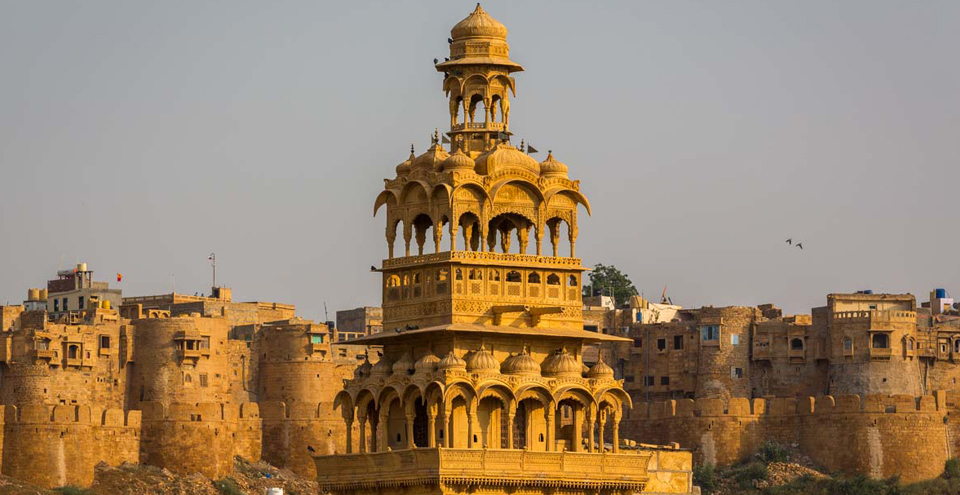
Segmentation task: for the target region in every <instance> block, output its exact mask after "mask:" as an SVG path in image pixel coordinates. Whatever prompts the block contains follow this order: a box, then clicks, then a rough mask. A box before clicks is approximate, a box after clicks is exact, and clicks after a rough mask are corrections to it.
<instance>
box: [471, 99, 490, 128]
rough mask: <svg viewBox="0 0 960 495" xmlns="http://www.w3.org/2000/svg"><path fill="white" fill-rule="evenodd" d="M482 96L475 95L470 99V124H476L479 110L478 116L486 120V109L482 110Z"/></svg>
mask: <svg viewBox="0 0 960 495" xmlns="http://www.w3.org/2000/svg"><path fill="white" fill-rule="evenodd" d="M483 106H484V105H483V96H480V95H478V94H475V95H473V96H471V97H470V110H469V112H470V123H471V124H472V123H474V122H476V121H477V120H476V117H477V110H478V109H480V111H481V113H480V115H481V116H482V117H483V118H484V120H486V109H484V108H483Z"/></svg>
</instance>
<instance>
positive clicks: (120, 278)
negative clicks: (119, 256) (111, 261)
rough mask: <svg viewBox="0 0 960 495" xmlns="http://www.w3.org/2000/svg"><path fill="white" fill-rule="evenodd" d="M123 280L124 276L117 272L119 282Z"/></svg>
mask: <svg viewBox="0 0 960 495" xmlns="http://www.w3.org/2000/svg"><path fill="white" fill-rule="evenodd" d="M121 280H123V275H121V274H120V272H117V282H119V281H121Z"/></svg>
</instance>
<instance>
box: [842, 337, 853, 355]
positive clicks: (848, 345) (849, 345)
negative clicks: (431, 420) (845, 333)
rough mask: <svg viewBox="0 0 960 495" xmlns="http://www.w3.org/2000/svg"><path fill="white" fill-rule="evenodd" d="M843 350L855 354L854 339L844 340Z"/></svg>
mask: <svg viewBox="0 0 960 495" xmlns="http://www.w3.org/2000/svg"><path fill="white" fill-rule="evenodd" d="M843 350H844V352H853V339H851V338H850V337H847V338H845V339H843Z"/></svg>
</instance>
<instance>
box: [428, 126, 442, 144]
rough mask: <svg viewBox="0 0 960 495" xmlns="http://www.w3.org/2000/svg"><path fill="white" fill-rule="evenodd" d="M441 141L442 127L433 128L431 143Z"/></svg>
mask: <svg viewBox="0 0 960 495" xmlns="http://www.w3.org/2000/svg"><path fill="white" fill-rule="evenodd" d="M439 142H440V128H434V129H433V137H431V138H430V143H431V144H437V143H439Z"/></svg>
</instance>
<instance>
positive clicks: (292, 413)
mask: <svg viewBox="0 0 960 495" xmlns="http://www.w3.org/2000/svg"><path fill="white" fill-rule="evenodd" d="M260 405H261V408H262V414H263V439H264V441H263V460H264V461H267V462H269V463H271V464H273V465H275V466H284V467H286V468H288V469H290V470H292V471H293V472H295V473H297V474H298V475H300V476H304V477H307V478H309V479H313V478H315V477H316V476H317V470H316V465H315V464H314V462H313V458H312V457H310V451H309V449H308V447H310V448H313V449H314V450H315V451H316V453H318V454H332V453H334V452H341V453H343V452H346V442H347V434H346V427H345V426H344V422H343V417H342V416H341V415H340V413H339V412H336V411H334V410H333V404H332V403H329V402H321V403H319V404H313V403H306V402H301V403H294V404H289V405H288V404H286V403H285V402H281V401H270V402H263V403H261V404H260ZM353 438H357V436H356V434H354V435H353Z"/></svg>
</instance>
